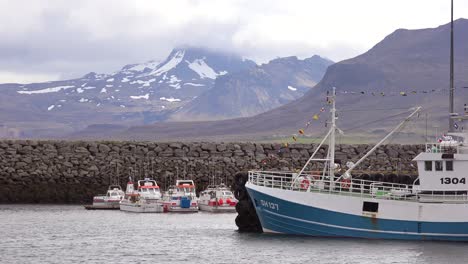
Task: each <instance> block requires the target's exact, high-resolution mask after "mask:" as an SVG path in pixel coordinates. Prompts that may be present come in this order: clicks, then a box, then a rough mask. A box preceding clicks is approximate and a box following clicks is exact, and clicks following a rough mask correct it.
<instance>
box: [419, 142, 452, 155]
mask: <svg viewBox="0 0 468 264" xmlns="http://www.w3.org/2000/svg"><path fill="white" fill-rule="evenodd" d="M459 147H460V145H459V144H458V143H447V142H442V143H426V152H431V153H442V154H458V153H460V152H459V151H460V150H459Z"/></svg>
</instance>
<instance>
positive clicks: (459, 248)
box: [0, 205, 468, 264]
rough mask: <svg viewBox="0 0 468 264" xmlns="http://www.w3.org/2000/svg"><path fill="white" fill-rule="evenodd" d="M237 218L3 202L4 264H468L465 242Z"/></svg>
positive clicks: (0, 213)
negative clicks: (247, 224)
mask: <svg viewBox="0 0 468 264" xmlns="http://www.w3.org/2000/svg"><path fill="white" fill-rule="evenodd" d="M235 217H236V214H210V213H201V212H200V213H196V214H138V213H125V212H120V211H98V210H96V211H87V210H85V209H84V208H83V207H82V206H68V205H0V226H1V228H0V237H1V240H0V252H1V255H0V263H268V264H271V263H369V264H375V263H389V264H390V263H392V264H395V263H451V264H456V263H468V250H467V248H468V247H467V246H468V245H467V244H466V243H449V242H429V241H425V242H407V241H406V242H405V241H385V240H363V239H328V238H312V237H300V236H284V235H272V234H247V233H239V232H237V231H236V230H237V227H236V225H235V223H234V219H235Z"/></svg>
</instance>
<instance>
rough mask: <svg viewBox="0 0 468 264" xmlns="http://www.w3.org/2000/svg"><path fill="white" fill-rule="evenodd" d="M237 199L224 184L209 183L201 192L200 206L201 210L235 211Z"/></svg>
mask: <svg viewBox="0 0 468 264" xmlns="http://www.w3.org/2000/svg"><path fill="white" fill-rule="evenodd" d="M236 204H237V199H236V198H235V197H234V195H233V193H232V192H231V190H230V189H229V188H228V187H227V186H226V185H224V184H220V185H209V186H208V188H207V189H206V190H204V191H202V192H201V193H200V198H199V206H200V210H201V211H208V212H213V213H221V212H226V213H235V212H236Z"/></svg>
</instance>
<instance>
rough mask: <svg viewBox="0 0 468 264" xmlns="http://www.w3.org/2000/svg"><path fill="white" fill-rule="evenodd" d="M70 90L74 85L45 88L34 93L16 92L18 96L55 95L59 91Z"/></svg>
mask: <svg viewBox="0 0 468 264" xmlns="http://www.w3.org/2000/svg"><path fill="white" fill-rule="evenodd" d="M70 88H75V86H74V85H64V86H57V87H50V88H45V89H41V90H35V91H17V93H19V94H44V93H56V92H59V91H61V90H66V89H70Z"/></svg>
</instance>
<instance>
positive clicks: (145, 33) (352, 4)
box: [0, 0, 468, 83]
mask: <svg viewBox="0 0 468 264" xmlns="http://www.w3.org/2000/svg"><path fill="white" fill-rule="evenodd" d="M454 4H455V14H454V17H455V19H456V18H460V17H463V15H464V14H468V1H465V0H454ZM467 16H468V15H465V17H467ZM449 21H450V0H378V1H377V0H353V1H350V0H319V1H316V0H232V1H231V0H164V1H162V0H161V1H159V0H139V1H135V0H79V1H72V0H44V1H40V0H0V83H3V82H34V81H47V80H58V79H67V78H75V77H80V76H82V75H84V74H86V73H88V72H90V71H95V72H99V73H110V72H113V71H116V70H118V69H120V68H121V67H122V66H124V65H125V64H130V63H137V62H144V61H148V60H151V59H163V58H164V57H165V56H167V55H168V53H169V52H170V50H171V49H172V48H173V47H175V46H179V45H192V46H202V47H207V48H213V49H221V50H227V51H230V52H235V53H238V54H239V55H242V56H244V57H247V58H251V59H253V60H255V61H257V62H265V61H268V60H269V59H272V58H275V57H278V56H291V55H296V56H299V57H301V58H303V57H310V56H312V55H314V54H317V55H320V56H324V57H327V58H330V59H331V60H334V61H340V60H343V59H347V58H351V57H354V56H357V55H359V54H361V53H363V52H365V51H367V50H368V49H370V48H371V47H372V46H373V45H375V44H376V43H377V42H379V41H381V40H382V39H383V38H384V37H385V36H386V35H388V34H390V33H392V32H393V31H395V30H396V29H398V28H408V29H417V28H428V27H437V26H439V25H441V24H445V23H448V22H449Z"/></svg>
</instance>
